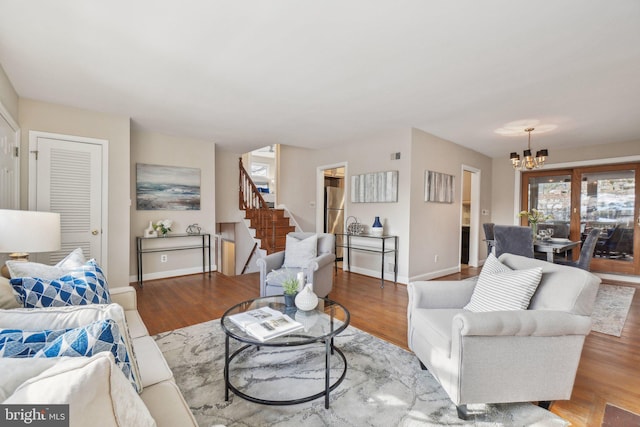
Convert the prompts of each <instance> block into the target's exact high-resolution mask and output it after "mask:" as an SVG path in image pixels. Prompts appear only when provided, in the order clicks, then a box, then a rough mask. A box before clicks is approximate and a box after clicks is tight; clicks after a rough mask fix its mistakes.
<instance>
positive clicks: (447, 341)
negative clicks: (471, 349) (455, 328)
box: [411, 308, 462, 357]
mask: <svg viewBox="0 0 640 427" xmlns="http://www.w3.org/2000/svg"><path fill="white" fill-rule="evenodd" d="M461 311H462V310H461V309H459V308H442V309H424V308H419V309H416V310H414V311H413V313H412V314H411V316H412V319H411V323H412V324H413V325H416V326H415V333H416V334H419V335H421V336H422V337H423V339H424V340H425V341H427V342H429V343H430V344H431V345H432V346H433V347H434V348H436V349H438V350H439V351H441V352H442V354H444V355H445V356H446V357H451V330H452V324H453V318H454V316H455V315H456V314H458V313H460V312H461Z"/></svg>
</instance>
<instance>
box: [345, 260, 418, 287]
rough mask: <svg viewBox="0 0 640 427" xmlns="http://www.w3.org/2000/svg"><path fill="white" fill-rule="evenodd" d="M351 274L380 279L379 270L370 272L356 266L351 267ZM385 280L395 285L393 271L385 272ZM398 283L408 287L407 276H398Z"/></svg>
mask: <svg viewBox="0 0 640 427" xmlns="http://www.w3.org/2000/svg"><path fill="white" fill-rule="evenodd" d="M343 270H344V271H347V269H346V268H343ZM351 272H352V273H358V274H362V275H363V276H369V277H374V278H377V279H380V271H379V270H370V269H368V268H362V267H355V266H353V265H352V266H351ZM384 280H385V282H386V281H388V282H392V283H393V271H391V272H388V271H385V272H384ZM398 283H400V284H403V285H406V284H407V283H409V282H408V280H407V276H401V275H400V274H398Z"/></svg>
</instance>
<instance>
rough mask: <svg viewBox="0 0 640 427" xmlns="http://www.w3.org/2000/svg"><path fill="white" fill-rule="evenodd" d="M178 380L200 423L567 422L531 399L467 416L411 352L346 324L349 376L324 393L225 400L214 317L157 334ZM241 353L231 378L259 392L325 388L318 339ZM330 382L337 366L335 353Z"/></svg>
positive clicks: (341, 343)
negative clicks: (304, 398)
mask: <svg viewBox="0 0 640 427" xmlns="http://www.w3.org/2000/svg"><path fill="white" fill-rule="evenodd" d="M155 339H156V342H157V343H158V345H159V346H160V349H161V350H162V352H163V353H164V356H165V358H166V359H167V362H168V364H169V366H170V367H171V370H172V371H173V374H174V376H175V379H176V382H177V384H178V386H179V387H180V390H182V393H183V394H184V397H185V399H186V400H187V402H188V403H189V406H190V407H191V410H192V411H193V413H194V415H195V417H196V419H197V420H198V423H199V424H200V426H201V427H209V426H212V425H215V424H223V425H226V426H229V427H231V426H247V427H249V426H251V427H257V426H301V425H304V426H305V427H314V426H353V427H364V426H384V427H390V426H439V425H456V426H461V425H477V426H540V427H541V426H565V425H567V423H566V422H564V420H562V419H561V418H559V417H557V416H555V415H554V414H552V413H550V412H548V411H546V410H544V409H541V408H539V407H537V406H534V405H532V404H530V403H519V404H505V405H495V406H493V405H492V406H489V407H488V414H487V415H486V416H485V418H484V419H483V421H475V422H464V421H461V420H459V419H458V418H457V415H456V409H455V406H454V405H453V404H452V403H451V401H450V400H449V399H448V398H447V395H446V394H445V392H444V390H442V388H441V387H440V386H439V384H438V383H437V381H436V380H435V379H433V377H432V376H431V375H430V374H429V373H428V372H427V371H422V370H420V367H419V365H418V362H417V359H416V358H415V356H414V355H413V354H412V353H410V352H408V351H405V350H403V349H401V348H400V347H397V346H395V345H392V344H390V343H388V342H386V341H383V340H380V339H378V338H375V337H373V336H372V335H370V334H367V333H365V332H363V331H361V330H359V329H356V328H353V327H349V328H347V329H346V330H345V331H344V332H343V333H342V334H340V335H339V336H338V337H336V339H335V344H336V346H337V347H339V348H340V349H341V350H342V351H343V352H344V354H345V356H346V358H347V363H348V370H347V375H346V378H345V380H344V382H343V383H342V384H340V385H339V386H338V387H337V388H336V389H335V390H334V391H333V392H332V393H331V400H330V405H331V406H330V408H329V409H325V408H324V399H322V398H321V399H317V400H314V401H312V402H308V403H302V404H298V405H292V406H265V405H259V404H256V403H251V402H248V401H245V400H243V399H241V398H239V397H237V396H234V395H233V393H231V395H230V400H229V402H225V400H224V383H223V381H224V378H223V367H224V333H223V332H222V329H221V327H220V322H219V321H218V320H213V321H210V322H206V323H201V324H198V325H194V326H190V327H187V328H183V329H177V330H175V331H171V332H167V333H162V334H159V335H156V336H155ZM300 349H301V348H300V347H298V348H297V349H296V348H290V349H280V350H274V349H270V348H268V347H262V348H261V350H260V351H259V352H256V351H254V350H251V351H250V352H245V353H246V356H247V357H242V356H239V357H238V359H237V360H234V361H233V366H232V382H233V383H234V384H236V386H239V387H240V388H241V389H242V390H245V391H249V393H250V394H251V393H255V395H257V397H262V398H276V399H292V398H297V397H301V396H300V394H301V393H303V394H305V395H311V394H314V393H315V392H317V391H320V390H321V389H322V387H323V378H324V362H323V357H324V348H323V347H322V346H321V345H318V346H312V347H306V348H305V350H304V351H300ZM332 364H333V365H336V366H334V367H333V368H334V369H332V381H333V379H335V378H337V376H338V375H339V374H340V372H341V371H342V367H343V365H342V362H341V360H340V358H339V357H337V356H334V357H333V358H332Z"/></svg>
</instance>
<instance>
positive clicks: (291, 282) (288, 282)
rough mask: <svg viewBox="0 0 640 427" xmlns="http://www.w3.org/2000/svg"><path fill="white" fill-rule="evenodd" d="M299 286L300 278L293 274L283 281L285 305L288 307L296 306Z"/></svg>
mask: <svg viewBox="0 0 640 427" xmlns="http://www.w3.org/2000/svg"><path fill="white" fill-rule="evenodd" d="M298 285H299V282H298V278H297V277H296V276H294V275H292V274H287V278H286V279H284V280H283V281H282V291H283V292H284V305H285V306H286V307H293V306H295V300H296V295H297V294H298Z"/></svg>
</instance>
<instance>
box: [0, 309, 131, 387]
mask: <svg viewBox="0 0 640 427" xmlns="http://www.w3.org/2000/svg"><path fill="white" fill-rule="evenodd" d="M105 319H113V320H114V321H115V322H116V323H117V324H118V328H119V330H120V333H121V335H122V338H123V340H124V343H125V346H126V348H127V354H128V355H129V358H130V362H131V369H132V371H133V375H134V377H135V379H136V381H137V383H136V385H137V389H138V390H142V388H143V387H142V382H141V380H140V370H139V367H138V362H137V360H138V358H137V357H136V353H135V349H134V347H133V340H132V339H131V335H130V333H129V329H128V328H127V322H126V320H125V314H124V310H123V309H122V307H121V306H119V305H118V304H91V305H79V306H68V307H49V308H38V309H32V308H15V309H12V310H0V328H4V329H22V330H31V331H37V330H44V329H54V330H55V329H71V328H77V327H80V326H84V325H88V324H89V323H92V322H95V321H96V320H105Z"/></svg>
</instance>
